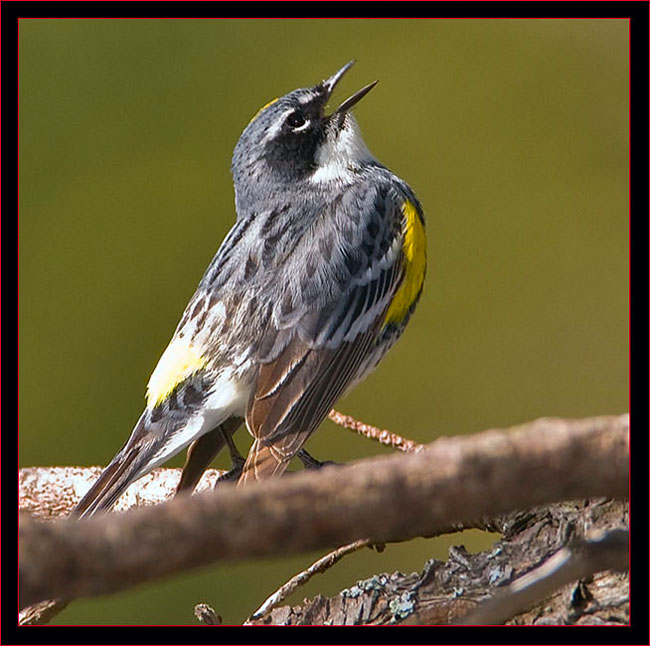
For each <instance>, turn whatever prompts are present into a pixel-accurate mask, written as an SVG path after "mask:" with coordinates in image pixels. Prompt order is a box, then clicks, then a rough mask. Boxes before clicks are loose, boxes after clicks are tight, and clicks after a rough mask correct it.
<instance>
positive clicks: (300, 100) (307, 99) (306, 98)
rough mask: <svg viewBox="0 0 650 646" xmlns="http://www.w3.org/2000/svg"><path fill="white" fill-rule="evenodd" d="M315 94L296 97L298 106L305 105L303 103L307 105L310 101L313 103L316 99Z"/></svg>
mask: <svg viewBox="0 0 650 646" xmlns="http://www.w3.org/2000/svg"><path fill="white" fill-rule="evenodd" d="M316 96H317V95H316V93H315V92H310V93H309V94H305V95H304V96H299V97H298V103H300V105H305V103H309V102H310V101H313V100H314V99H315V98H316Z"/></svg>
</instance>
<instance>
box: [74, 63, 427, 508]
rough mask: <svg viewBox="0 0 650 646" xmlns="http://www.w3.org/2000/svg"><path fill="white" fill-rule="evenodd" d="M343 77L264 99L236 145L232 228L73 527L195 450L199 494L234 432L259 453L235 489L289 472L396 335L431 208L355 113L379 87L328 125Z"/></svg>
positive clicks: (420, 274) (410, 298)
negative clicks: (372, 145)
mask: <svg viewBox="0 0 650 646" xmlns="http://www.w3.org/2000/svg"><path fill="white" fill-rule="evenodd" d="M348 68H349V65H348V66H346V67H345V68H343V69H342V70H340V71H339V72H338V73H337V74H335V75H334V76H332V77H330V79H327V80H326V81H323V82H322V83H321V84H319V85H317V86H315V87H313V88H307V89H300V90H296V91H294V92H291V93H289V94H287V95H285V96H283V97H281V98H280V99H277V100H275V101H272V102H270V103H269V104H268V105H266V106H265V107H264V108H262V109H261V110H260V112H259V113H258V114H257V115H256V116H255V117H254V118H253V120H252V121H251V122H250V123H249V124H248V126H247V127H246V129H245V130H244V132H243V133H242V135H241V137H240V139H239V141H238V143H237V145H236V147H235V151H234V154H233V162H232V174H233V179H234V186H235V203H236V210H237V220H236V222H235V225H234V226H233V228H232V229H231V230H230V232H229V233H228V235H227V236H226V238H225V239H224V241H223V242H222V244H221V247H220V248H219V250H218V252H217V254H216V255H215V257H214V259H213V260H212V262H211V263H210V265H209V267H208V268H207V270H206V272H205V274H204V276H203V278H202V280H201V282H200V283H199V286H198V288H197V290H196V292H195V294H194V296H193V297H192V299H191V300H190V302H189V304H188V305H187V308H186V309H185V312H184V313H183V316H182V317H181V321H180V323H179V325H178V327H177V329H176V331H175V333H174V336H173V338H172V341H171V343H170V346H169V348H168V349H167V351H166V352H165V354H164V355H163V357H162V358H161V361H160V363H159V365H158V367H157V368H156V371H154V373H153V375H152V378H151V380H150V382H149V390H148V399H147V402H148V403H147V407H146V409H145V411H144V413H143V414H142V416H141V418H140V420H139V421H138V424H137V425H136V427H135V429H134V431H133V433H132V434H131V437H130V438H129V440H128V441H127V443H126V444H125V446H124V447H123V449H122V450H121V451H120V452H119V453H118V454H117V455H116V457H115V458H114V459H113V461H112V462H111V464H110V465H109V466H108V467H107V469H106V470H105V472H104V473H103V474H102V476H100V478H99V480H98V482H97V483H96V484H95V485H94V486H93V489H92V490H91V491H90V492H89V494H87V496H86V497H85V498H84V500H83V501H82V502H81V503H80V506H79V508H78V510H77V514H78V515H87V514H89V513H93V512H94V511H96V510H99V509H102V508H106V507H109V506H110V505H111V504H112V503H113V502H114V500H116V498H117V497H118V496H119V495H120V494H121V492H122V491H123V490H124V489H125V488H126V486H128V484H130V483H131V482H133V481H134V480H135V479H137V478H138V477H140V476H141V475H143V474H144V473H146V472H148V471H149V470H151V469H152V468H154V467H155V466H158V465H160V464H162V463H163V462H165V461H166V460H167V459H169V458H170V457H172V455H174V454H176V453H178V452H179V451H181V450H182V449H183V448H185V447H186V446H188V445H190V444H192V446H193V447H194V448H195V450H194V451H193V452H190V453H189V454H188V462H187V466H186V473H189V472H190V471H192V474H193V475H192V476H191V477H190V476H187V477H186V481H187V482H186V484H185V485H184V486H186V487H188V488H192V487H193V485H194V484H195V481H196V480H197V479H198V477H200V472H201V469H199V468H197V464H200V465H202V468H205V466H207V463H208V462H209V459H210V458H211V456H212V453H215V452H216V451H218V450H219V449H220V448H221V447H222V446H223V445H224V442H225V438H226V435H225V433H226V431H227V434H228V437H230V434H232V433H233V432H234V431H235V430H236V427H237V426H238V424H239V421H240V420H241V419H245V420H246V425H247V427H248V430H249V432H250V433H251V434H252V435H253V437H254V438H255V441H254V443H253V446H252V447H251V451H250V453H249V455H248V458H247V460H246V464H245V465H244V469H243V473H242V476H241V478H240V483H244V482H247V481H248V480H250V479H263V478H266V477H269V476H271V475H278V474H280V473H282V472H283V471H284V470H285V469H286V467H287V466H288V464H289V462H290V460H291V459H292V457H293V456H294V455H295V454H296V453H297V451H299V450H300V449H301V448H302V446H303V445H304V443H305V441H306V440H307V439H308V437H309V435H310V434H311V433H312V432H313V431H314V430H315V429H316V428H317V427H318V425H319V424H320V423H321V421H322V420H323V419H324V417H325V416H326V415H327V413H328V411H329V410H330V408H331V407H332V405H333V404H334V402H335V401H336V400H337V399H338V398H339V397H340V396H341V395H343V394H344V393H345V392H347V391H349V390H350V388H352V387H353V386H354V385H355V384H357V383H358V382H359V381H361V380H362V379H363V378H364V377H365V376H366V375H367V374H368V373H369V372H371V371H372V370H373V369H374V368H375V366H376V365H377V363H378V362H379V361H380V360H381V358H382V357H383V355H384V354H385V353H386V352H387V350H388V349H389V348H390V347H391V346H392V345H393V344H394V343H395V341H396V340H397V338H398V337H399V335H400V334H401V332H402V330H403V329H404V326H405V325H406V323H407V321H408V319H409V317H410V315H411V313H412V311H413V309H414V307H415V305H416V303H417V300H418V298H419V294H420V291H421V287H422V281H423V279H424V262H425V255H424V254H425V253H426V250H425V248H424V228H423V227H424V223H423V216H422V209H421V207H420V205H419V202H418V200H417V198H416V197H415V195H414V193H413V191H412V190H411V189H410V188H409V187H408V185H407V184H406V183H404V182H403V181H402V180H401V179H399V178H398V177H396V176H395V175H394V174H393V173H391V172H390V171H389V170H388V169H387V168H386V167H384V166H383V165H382V164H380V163H379V162H378V161H377V160H376V159H374V158H373V157H372V155H371V154H370V153H369V151H368V149H367V148H366V146H365V144H364V143H363V140H362V139H361V136H360V134H359V131H358V126H357V124H356V122H355V121H354V118H353V117H352V116H351V114H349V112H348V109H349V107H352V105H353V104H354V103H356V101H357V100H358V99H359V98H360V97H361V96H363V94H365V93H366V92H367V91H368V90H369V89H370V88H371V87H372V86H367V87H366V88H364V89H363V90H361V91H360V92H359V93H357V95H355V96H354V97H352V98H351V99H350V100H348V101H346V102H345V104H344V105H343V106H342V108H344V109H342V110H341V109H340V110H338V111H335V112H334V113H333V114H331V115H325V105H326V103H327V101H328V99H329V97H330V95H331V93H332V91H333V89H334V86H335V85H336V84H337V83H338V81H339V80H340V78H341V77H342V76H343V74H344V73H345V72H346V71H347V69H348ZM348 106H349V107H348ZM407 216H408V217H407ZM409 218H410V219H409ZM413 218H415V220H413ZM414 229H415V232H414ZM407 243H408V245H409V246H408V249H407V247H406V245H407ZM407 251H408V253H406V252H407ZM413 254H418V262H417V264H416V263H414V261H413V258H412V256H413ZM406 281H410V282H409V284H408V288H409V289H408V291H403V292H402V293H401V297H400V298H401V301H400V305H399V308H398V309H397V311H396V312H392V313H391V316H390V317H389V318H387V312H388V311H389V308H390V306H391V303H392V302H394V299H395V296H396V294H398V292H399V290H400V289H404V285H405V284H406ZM402 301H403V303H402ZM394 309H395V308H394V307H393V310H394ZM224 429H226V430H224ZM197 447H201V448H202V449H203V450H202V452H201V451H199V450H196V449H197ZM199 453H202V455H201V457H200V458H199V457H197V456H198V455H199ZM192 455H194V457H192ZM192 460H194V464H191V462H192ZM204 463H205V466H203V465H204ZM197 472H198V477H197V476H196V473H197Z"/></svg>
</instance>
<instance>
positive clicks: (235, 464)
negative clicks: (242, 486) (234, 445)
mask: <svg viewBox="0 0 650 646" xmlns="http://www.w3.org/2000/svg"><path fill="white" fill-rule="evenodd" d="M245 462H246V460H245V459H244V458H243V457H241V456H239V457H233V460H232V466H231V467H230V470H228V471H226V473H224V474H223V475H222V476H219V479H218V480H217V481H216V482H215V483H214V486H215V487H216V486H217V485H218V484H219V483H221V482H232V481H234V482H237V480H239V476H240V475H241V472H242V471H243V469H244V463H245Z"/></svg>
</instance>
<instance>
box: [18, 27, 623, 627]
mask: <svg viewBox="0 0 650 646" xmlns="http://www.w3.org/2000/svg"><path fill="white" fill-rule="evenodd" d="M19 38H20V41H19V44H20V50H19V54H20V87H19V91H20V104H19V109H20V221H19V227H20V229H19V230H20V241H19V242H20V348H19V350H20V422H21V423H20V464H21V466H32V465H79V464H87V465H90V464H102V465H104V464H106V463H107V462H108V461H109V460H110V458H111V457H112V456H113V454H114V453H115V452H116V451H117V450H118V449H119V447H120V446H121V445H122V443H123V441H124V440H125V439H126V437H127V435H128V434H129V432H130V430H131V428H132V425H133V424H134V422H135V421H136V419H137V418H138V416H139V414H140V412H141V410H142V407H143V395H144V386H145V384H146V382H147V379H148V377H149V374H150V372H151V370H152V369H153V367H154V365H155V363H156V361H157V359H158V357H159V356H160V354H161V352H162V350H163V349H164V347H165V345H166V343H167V341H168V340H169V338H170V336H171V334H172V332H173V330H174V328H175V326H176V324H177V322H178V320H179V317H180V315H181V313H182V311H183V309H184V306H185V304H186V303H187V301H188V300H189V298H190V296H191V295H192V293H193V291H194V289H195V287H196V285H197V283H198V281H199V279H200V278H201V275H202V273H203V271H204V269H205V268H206V266H207V265H208V263H209V261H210V259H211V258H212V256H213V254H214V253H215V251H216V250H217V248H218V246H219V243H220V242H221V240H222V238H223V236H224V235H225V233H226V232H227V231H228V229H229V227H230V226H231V225H232V223H233V220H234V215H235V214H234V210H233V192H232V184H231V178H230V173H229V167H230V157H231V153H232V149H233V147H234V145H235V142H236V141H237V138H238V136H239V134H240V132H241V130H242V129H243V127H244V126H245V125H246V123H247V122H248V120H249V119H250V118H251V116H252V115H253V114H255V112H256V110H257V109H258V108H259V107H260V106H261V105H263V104H264V103H266V102H267V101H269V100H270V99H272V98H273V97H276V96H278V95H279V94H284V93H286V92H288V91H290V90H293V89H295V88H296V87H304V86H308V85H312V84H314V83H316V82H318V81H319V80H321V79H322V78H324V77H326V76H328V75H330V74H332V73H333V72H334V71H335V70H337V69H338V68H339V67H340V66H341V65H343V64H344V63H345V62H347V61H348V60H350V59H351V58H356V59H357V61H358V63H357V65H356V66H355V67H354V68H353V70H352V71H351V72H350V73H349V74H348V76H347V77H346V79H345V81H344V82H343V83H342V86H341V87H340V88H339V89H338V90H337V97H336V98H338V99H341V100H342V99H344V98H345V97H347V96H349V94H351V93H352V92H353V91H355V90H357V89H358V88H359V87H361V86H362V85H365V84H366V83H368V82H369V81H372V80H374V79H375V78H379V79H380V84H379V86H378V87H377V88H376V89H375V90H374V91H373V92H372V93H371V94H370V95H369V96H368V98H367V99H365V100H364V101H363V102H362V103H361V104H360V105H359V108H358V109H357V110H356V114H357V118H358V120H359V122H360V125H361V128H362V130H363V132H364V136H365V139H366V142H367V143H368V146H369V147H370V149H371V150H372V151H373V153H374V154H375V155H376V156H377V157H378V158H379V159H380V160H382V161H383V162H384V163H385V164H387V165H388V166H389V167H390V168H391V169H392V170H394V171H395V172H396V173H398V174H399V175H400V176H402V177H403V178H404V179H406V180H407V181H408V182H409V183H410V185H411V186H412V187H413V188H414V190H415V191H416V192H417V194H418V195H419V197H420V199H421V201H422V203H423V205H424V207H425V210H426V213H427V217H428V220H427V227H428V236H429V272H428V277H427V282H426V285H425V290H424V295H423V298H422V301H421V304H420V307H419V310H418V312H417V313H416V315H415V316H414V318H413V319H412V322H411V323H410V325H409V329H408V330H407V332H406V333H405V335H404V337H403V338H402V340H401V341H400V343H399V344H398V345H397V347H396V349H395V350H393V351H392V353H391V354H390V355H389V356H388V357H387V359H386V360H385V361H384V362H383V364H382V366H381V367H380V368H379V369H378V371H377V372H376V373H375V374H374V375H373V376H372V377H371V378H370V379H369V380H367V381H366V382H365V383H364V384H363V385H361V386H360V387H359V388H358V389H357V390H356V391H355V392H353V393H352V394H351V395H350V396H349V397H348V398H347V399H346V400H345V401H343V402H341V403H339V405H338V408H339V410H342V411H343V412H345V413H349V414H352V415H355V416H356V417H358V418H360V419H362V420H364V421H367V422H370V423H373V424H376V425H378V426H381V427H384V428H390V429H391V430H393V431H395V432H398V433H402V434H404V435H406V436H408V437H410V438H412V439H415V440H418V441H420V442H429V441H432V440H434V439H435V438H436V437H439V436H441V435H454V434H459V433H473V432H477V431H480V430H483V429H486V428H489V427H507V426H511V425H514V424H518V423H520V422H525V421H527V420H532V419H534V418H536V417H539V416H578V417H579V416H587V415H598V414H608V413H611V414H613V413H621V412H623V411H625V410H626V409H627V405H628V404H627V403H628V396H627V392H628V388H627V384H628V379H627V374H628V373H627V369H628V22H627V21H623V20H485V21H484V20H245V21H244V20H241V21H240V20H22V21H21V22H20V28H19ZM244 440H245V441H246V442H248V438H247V437H246V438H245V437H244V435H243V434H242V435H241V436H240V440H239V441H240V443H241V444H242V445H243V448H246V446H247V445H245V444H244V443H243V441H244ZM308 448H309V449H310V450H311V451H312V452H313V453H314V454H315V455H316V456H317V457H321V458H328V459H333V460H337V461H345V460H351V459H355V458H360V457H363V456H368V455H372V454H381V453H386V452H387V451H386V450H385V449H383V448H382V447H380V446H377V445H375V444H374V443H372V442H369V441H367V440H364V439H362V438H359V437H357V436H355V435H353V434H352V433H351V432H349V431H346V430H343V429H340V428H338V427H336V426H334V425H333V424H332V423H331V422H329V421H328V422H326V423H324V424H323V426H322V428H321V429H320V431H319V432H318V433H317V434H316V435H315V436H314V438H313V439H312V440H311V441H310V443H309V444H308ZM181 463H182V458H181V457H180V456H179V457H178V458H177V459H176V460H175V461H174V463H173V464H175V465H180V464H181ZM226 463H227V460H226V459H225V456H223V457H222V459H220V460H219V462H218V465H219V466H225V465H226ZM296 522H300V519H296ZM493 540H494V537H493V536H489V535H485V534H480V533H478V532H466V533H464V534H463V535H461V536H458V535H457V536H453V537H445V538H441V539H435V540H424V539H420V540H416V541H413V542H410V543H406V544H401V545H390V546H388V547H387V549H386V551H385V552H384V553H382V554H377V553H374V552H370V550H365V551H364V552H361V553H359V554H356V555H354V556H351V557H349V558H347V559H346V561H345V562H344V563H342V564H339V565H338V566H337V567H335V568H334V569H333V570H331V571H330V572H328V573H327V574H325V575H322V576H320V577H317V578H316V580H314V581H312V582H311V583H310V584H309V585H308V586H307V587H305V588H303V589H301V590H299V592H298V593H296V594H295V595H294V596H293V597H292V598H291V600H290V601H291V602H292V603H299V602H300V601H301V599H302V598H303V597H307V596H313V595H314V594H317V593H323V594H332V593H335V592H336V591H338V590H339V589H341V588H343V587H348V586H350V585H352V584H353V583H354V582H355V581H356V580H357V579H360V578H364V577H367V576H370V575H371V574H373V573H376V572H382V571H385V572H392V571H394V570H397V569H399V570H402V571H405V572H409V571H412V570H416V569H420V568H421V567H422V565H423V563H424V561H425V560H426V559H427V558H429V557H431V556H435V557H437V558H443V559H444V558H446V551H447V548H448V546H449V545H450V544H459V543H464V544H465V545H466V546H467V547H468V549H473V550H477V549H482V548H484V547H486V546H487V545H489V544H490V543H491V541H493ZM317 556H319V554H307V555H303V556H300V557H295V558H282V559H274V560H272V561H271V560H268V561H261V562H260V561H257V562H248V563H238V564H233V565H229V566H223V565H220V566H215V567H211V568H206V569H204V570H201V571H200V572H198V573H191V574H186V575H183V576H179V577H175V578H174V579H171V580H168V581H165V582H162V583H160V582H158V583H153V584H150V585H145V586H141V587H140V588H138V589H136V590H133V591H129V592H125V593H123V594H119V595H115V596H111V597H107V598H100V599H92V600H86V601H79V602H76V603H74V604H72V605H71V606H70V607H69V608H68V609H67V610H66V611H65V612H64V613H63V614H61V615H60V616H59V617H58V618H57V620H56V622H55V623H60V624H63V623H77V624H84V623H122V624H143V623H170V624H171V623H176V624H192V623H195V622H194V619H193V615H192V607H193V604H195V603H197V602H201V601H204V602H207V603H209V604H211V605H212V606H213V607H214V608H215V609H216V610H217V612H218V613H219V614H221V615H223V618H224V621H225V622H226V623H237V622H241V621H242V620H243V619H244V618H245V617H246V616H247V615H248V613H249V612H251V611H252V610H254V609H255V608H256V607H257V605H258V604H259V603H260V602H261V601H262V600H263V599H264V598H265V597H266V596H267V594H269V593H270V592H272V591H273V590H274V589H276V588H277V587H278V586H279V585H280V584H281V583H283V582H284V581H285V580H286V579H288V578H289V577H290V576H291V575H293V574H294V573H295V572H297V571H298V570H300V569H302V568H303V567H304V566H306V565H307V564H308V563H309V562H311V561H312V560H313V559H314V558H316V557H317Z"/></svg>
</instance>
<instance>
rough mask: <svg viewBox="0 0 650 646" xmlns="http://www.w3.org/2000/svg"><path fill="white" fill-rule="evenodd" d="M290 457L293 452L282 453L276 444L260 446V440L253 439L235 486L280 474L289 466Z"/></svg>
mask: <svg viewBox="0 0 650 646" xmlns="http://www.w3.org/2000/svg"><path fill="white" fill-rule="evenodd" d="M292 457H293V453H292V454H291V455H289V456H284V455H282V453H281V452H280V451H278V446H277V444H276V445H275V446H262V443H261V442H260V440H255V441H254V442H253V444H252V446H251V448H250V451H249V452H248V456H247V458H246V463H245V464H244V468H243V469H242V473H241V476H239V480H238V482H237V486H242V485H245V484H246V483H247V482H255V481H256V480H266V479H267V478H272V477H274V476H280V475H282V474H283V473H284V472H285V471H286V469H287V467H288V466H289V463H290V462H291V458H292Z"/></svg>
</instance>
